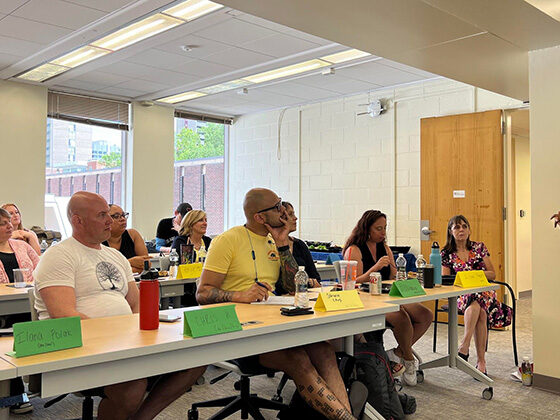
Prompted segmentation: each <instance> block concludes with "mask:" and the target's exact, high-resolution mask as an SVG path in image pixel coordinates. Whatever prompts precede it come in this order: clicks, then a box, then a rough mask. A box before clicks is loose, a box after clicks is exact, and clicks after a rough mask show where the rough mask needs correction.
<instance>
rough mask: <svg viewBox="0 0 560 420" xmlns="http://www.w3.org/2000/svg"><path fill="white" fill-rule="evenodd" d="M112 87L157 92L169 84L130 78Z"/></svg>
mask: <svg viewBox="0 0 560 420" xmlns="http://www.w3.org/2000/svg"><path fill="white" fill-rule="evenodd" d="M114 87H117V88H121V89H132V90H137V91H142V92H146V93H149V92H157V91H159V90H163V89H166V88H168V87H169V86H167V85H163V84H161V83H155V82H148V81H146V80H139V79H130V80H127V81H126V82H123V83H119V84H118V85H116V86H114Z"/></svg>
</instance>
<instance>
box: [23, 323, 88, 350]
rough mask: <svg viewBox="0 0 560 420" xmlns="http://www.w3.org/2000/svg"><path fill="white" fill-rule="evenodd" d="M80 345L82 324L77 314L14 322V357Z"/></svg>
mask: <svg viewBox="0 0 560 420" xmlns="http://www.w3.org/2000/svg"><path fill="white" fill-rule="evenodd" d="M81 346H82V324H81V322H80V317H79V316H73V317H68V318H57V319H46V320H43V321H31V322H18V323H16V324H14V352H13V355H14V356H15V357H24V356H31V355H33V354H41V353H48V352H51V351H56V350H64V349H70V348H73V347H81Z"/></svg>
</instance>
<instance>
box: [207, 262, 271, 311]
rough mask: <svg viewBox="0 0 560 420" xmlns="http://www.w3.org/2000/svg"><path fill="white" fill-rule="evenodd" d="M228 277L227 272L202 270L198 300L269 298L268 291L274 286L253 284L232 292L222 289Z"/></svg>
mask: <svg viewBox="0 0 560 420" xmlns="http://www.w3.org/2000/svg"><path fill="white" fill-rule="evenodd" d="M225 278H226V275H225V274H220V273H216V272H215V271H210V270H202V275H201V276H200V284H199V285H198V289H197V291H196V300H197V302H198V304H199V305H208V304H210V303H222V302H240V303H251V302H260V301H263V300H266V299H268V292H269V291H272V287H271V286H270V285H269V284H268V283H260V284H257V283H255V284H253V285H252V286H251V287H250V288H249V289H247V290H245V291H244V292H231V291H228V290H223V289H221V286H222V283H223V282H224V279H225Z"/></svg>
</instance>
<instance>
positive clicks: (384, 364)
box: [354, 341, 416, 420]
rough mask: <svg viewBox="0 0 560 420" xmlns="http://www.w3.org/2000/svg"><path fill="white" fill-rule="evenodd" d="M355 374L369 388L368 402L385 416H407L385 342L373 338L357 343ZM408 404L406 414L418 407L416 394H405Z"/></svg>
mask: <svg viewBox="0 0 560 420" xmlns="http://www.w3.org/2000/svg"><path fill="white" fill-rule="evenodd" d="M354 357H355V358H356V377H357V379H358V380H359V381H360V382H362V383H363V384H364V385H365V386H366V387H367V388H368V400H367V401H368V403H369V404H370V405H371V406H372V407H373V408H375V410H376V411H377V412H378V413H379V414H381V415H382V416H383V418H385V419H387V420H390V419H397V420H398V419H404V416H405V412H404V410H403V404H401V398H399V394H398V392H397V390H396V389H395V380H394V378H393V375H392V373H391V368H390V366H389V359H388V357H387V353H385V349H384V348H383V343H382V342H381V343H380V342H377V341H371V342H368V343H365V344H362V343H360V344H355V346H354ZM402 398H403V399H404V400H405V402H406V405H407V411H410V410H413V411H411V412H408V413H407V414H411V413H413V412H414V411H416V400H415V399H414V397H412V396H409V395H406V394H403V397H402Z"/></svg>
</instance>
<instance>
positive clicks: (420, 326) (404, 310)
mask: <svg viewBox="0 0 560 420" xmlns="http://www.w3.org/2000/svg"><path fill="white" fill-rule="evenodd" d="M386 232H387V216H385V214H383V213H382V212H380V211H379V210H368V211H366V212H365V213H364V214H363V215H362V217H361V218H360V220H358V223H357V224H356V226H355V227H354V229H353V230H352V233H351V234H350V237H349V238H348V240H347V241H346V244H345V245H344V250H343V253H344V259H345V260H350V261H357V262H358V273H357V278H356V281H357V282H359V283H362V282H364V281H368V280H369V274H370V273H371V272H374V271H376V272H378V273H381V277H382V278H383V279H384V280H389V279H394V278H395V275H396V273H397V269H396V266H395V259H394V257H393V252H392V251H391V249H390V248H389V246H388V245H387V244H386V243H385V237H386ZM386 320H387V322H388V323H390V324H391V325H392V327H393V334H394V335H395V339H396V340H397V343H398V347H396V348H394V349H391V350H389V351H387V355H388V356H389V359H391V361H393V362H396V363H401V364H403V365H404V366H405V369H406V370H405V372H404V375H403V378H404V383H405V384H407V385H412V386H413V385H416V361H415V359H414V355H413V353H412V345H413V344H414V343H416V342H417V341H418V339H419V338H420V337H422V336H423V335H424V333H425V332H426V330H427V329H428V328H429V327H430V324H431V322H432V312H431V311H430V310H429V309H428V308H426V307H425V306H423V305H421V304H419V303H412V304H409V305H401V308H400V310H399V311H397V312H391V313H389V314H387V315H386Z"/></svg>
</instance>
